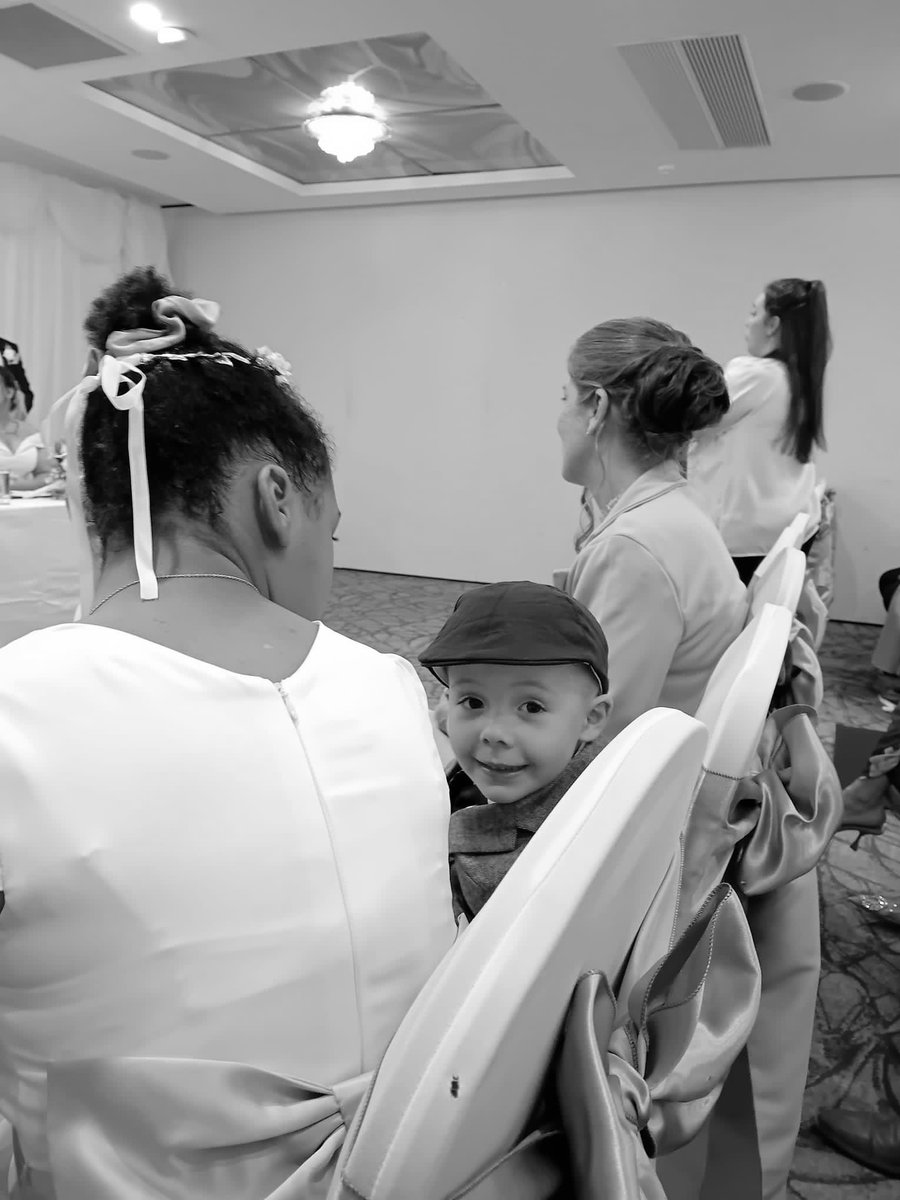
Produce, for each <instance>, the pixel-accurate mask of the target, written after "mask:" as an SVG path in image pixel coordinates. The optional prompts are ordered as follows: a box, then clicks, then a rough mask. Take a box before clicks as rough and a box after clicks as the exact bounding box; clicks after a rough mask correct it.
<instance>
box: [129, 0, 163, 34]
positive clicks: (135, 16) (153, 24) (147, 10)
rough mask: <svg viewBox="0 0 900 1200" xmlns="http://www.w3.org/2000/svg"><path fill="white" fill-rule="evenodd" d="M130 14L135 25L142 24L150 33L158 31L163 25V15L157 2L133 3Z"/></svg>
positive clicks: (142, 27)
mask: <svg viewBox="0 0 900 1200" xmlns="http://www.w3.org/2000/svg"><path fill="white" fill-rule="evenodd" d="M128 15H129V16H130V17H131V19H132V21H134V23H135V25H140V27H141V29H146V30H147V31H148V33H156V31H157V29H159V28H160V27H161V26H162V25H163V15H162V13H161V12H160V11H159V9H158V8H157V7H156V5H155V4H132V6H131V9H130V10H129V13H128Z"/></svg>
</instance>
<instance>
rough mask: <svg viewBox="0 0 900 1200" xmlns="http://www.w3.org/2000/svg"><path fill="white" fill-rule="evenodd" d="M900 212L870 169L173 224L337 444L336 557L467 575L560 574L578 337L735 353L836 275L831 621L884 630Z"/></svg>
mask: <svg viewBox="0 0 900 1200" xmlns="http://www.w3.org/2000/svg"><path fill="white" fill-rule="evenodd" d="M898 213H900V179H865V180H842V181H822V182H809V183H785V184H758V185H757V184H753V185H737V186H726V187H697V188H679V189H671V188H667V189H665V190H658V191H642V192H619V193H605V194H590V195H573V196H552V197H536V198H528V199H520V200H487V201H468V202H466V201H459V202H453V203H439V204H422V205H415V206H408V205H404V206H402V207H397V208H390V207H384V208H359V209H340V210H330V211H329V210H323V211H313V212H296V213H279V214H265V215H258V216H253V215H251V216H226V217H215V216H209V215H205V214H200V213H193V212H187V211H178V212H174V213H171V214H170V215H169V217H168V222H169V232H170V254H171V260H172V264H173V268H174V271H175V277H176V280H177V281H178V282H179V283H180V284H181V285H182V286H183V287H188V288H192V289H194V290H195V291H196V292H197V293H199V294H200V295H204V296H207V297H209V298H211V299H215V300H218V301H219V302H220V303H221V305H222V309H223V316H222V319H221V326H222V329H223V331H225V332H226V333H232V334H233V335H234V336H235V337H237V338H238V340H241V341H244V342H246V343H247V344H249V345H251V346H257V345H261V344H268V345H270V346H273V347H274V348H276V349H278V350H280V351H281V352H282V353H283V354H284V355H285V356H286V357H287V358H288V359H290V360H291V362H292V363H293V364H294V373H295V378H296V379H297V381H298V383H299V385H300V388H301V390H302V391H303V392H304V394H305V395H306V396H307V398H308V399H310V400H311V401H312V403H313V404H314V405H315V406H316V407H317V408H318V409H319V411H320V412H321V413H322V414H323V416H324V418H325V420H326V423H327V425H328V427H329V428H330V430H331V431H332V433H333V435H334V437H335V440H336V442H337V448H338V474H337V484H338V489H339V500H340V503H341V506H342V509H343V511H344V521H343V524H342V528H341V534H340V536H341V542H340V545H339V547H338V556H337V561H338V564H339V565H343V566H351V567H358V568H364V569H371V570H383V571H392V572H399V573H409V574H419V575H431V576H445V577H448V578H456V579H472V580H485V581H489V580H494V579H502V578H507V579H509V578H534V579H538V580H543V579H548V578H549V576H550V572H551V570H552V569H553V568H554V567H558V566H562V565H565V563H566V562H567V561H568V559H569V557H570V550H571V535H572V531H573V528H574V523H575V519H576V514H577V494H576V491H575V489H573V488H571V487H570V486H568V485H566V484H565V483H563V482H562V481H561V480H560V478H559V453H558V447H557V438H556V432H555V420H556V414H557V408H558V399H559V396H560V394H561V389H562V385H563V380H564V375H565V359H566V352H567V349H568V347H569V345H570V343H571V342H572V341H573V340H574V338H575V337H576V336H577V335H578V334H580V333H581V332H582V331H583V330H584V329H586V328H587V327H588V326H590V325H592V324H594V323H596V322H597V321H601V320H604V319H606V318H609V317H613V316H630V315H635V314H646V315H652V316H655V317H660V318H662V319H663V320H666V321H670V322H672V323H673V324H675V325H677V326H678V327H680V328H682V329H684V330H685V331H686V332H688V333H689V334H690V335H691V337H692V338H693V339H694V340H695V341H696V342H697V343H698V344H699V345H700V346H702V347H703V348H704V349H705V350H706V351H708V352H709V353H710V354H712V355H713V356H715V357H718V358H719V359H721V360H722V361H724V360H725V359H727V358H728V357H730V356H731V355H733V354H735V353H739V352H740V351H741V349H742V342H741V337H742V326H743V321H744V316H745V314H746V310H747V307H748V305H749V303H750V301H751V299H752V298H753V296H754V295H755V294H756V293H757V292H758V291H759V290H760V289H761V287H762V286H763V285H764V284H765V283H766V281H767V280H769V279H771V278H774V277H777V276H783V275H800V276H806V277H819V278H822V279H824V280H825V281H826V284H827V286H828V290H829V298H830V303H831V311H832V325H833V331H834V336H835V353H834V358H833V360H832V363H831V367H830V370H829V376H828V401H827V403H828V408H827V414H826V418H827V434H828V440H829V445H830V451H829V453H828V454H827V455H825V456H824V457H823V459H822V469H823V470H824V472H825V473H826V475H827V477H828V479H829V481H830V482H831V483H832V484H833V485H834V486H835V487H836V488H837V490H838V494H839V499H838V512H839V522H840V530H839V541H838V567H837V597H836V601H835V605H834V609H833V615H834V616H836V617H838V618H841V619H845V620H857V621H876V622H879V623H880V621H881V619H882V612H881V609H880V606H879V601H878V596H877V590H876V580H877V577H878V575H879V573H880V572H881V571H883V570H885V569H886V568H887V567H889V566H895V565H897V564H898V563H900V528H898V525H900V521H898V508H900V505H898V475H900V396H898V386H897V383H896V370H895V362H896V358H895V355H896V339H897V336H898V330H900V321H898V318H900V312H898V306H897V291H898V284H897V280H898V279H900V235H898V228H900V224H898Z"/></svg>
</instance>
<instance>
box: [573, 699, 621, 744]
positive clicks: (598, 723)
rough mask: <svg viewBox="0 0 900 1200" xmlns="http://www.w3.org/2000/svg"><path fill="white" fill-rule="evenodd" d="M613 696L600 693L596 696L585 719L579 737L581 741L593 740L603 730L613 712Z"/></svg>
mask: <svg viewBox="0 0 900 1200" xmlns="http://www.w3.org/2000/svg"><path fill="white" fill-rule="evenodd" d="M612 705H613V702H612V697H611V696H608V695H605V694H604V695H600V696H597V697H595V699H594V700H593V702H592V703H591V707H590V708H589V709H588V711H587V716H586V717H585V719H584V729H583V730H582V731H581V735H580V737H579V739H578V740H579V741H580V742H593V741H594V740H595V739H596V738H598V737H599V736H600V734H601V733H602V732H603V729H604V726H605V725H606V722H607V721H608V720H609V714H610V713H611V712H612Z"/></svg>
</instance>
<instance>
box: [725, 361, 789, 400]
mask: <svg viewBox="0 0 900 1200" xmlns="http://www.w3.org/2000/svg"><path fill="white" fill-rule="evenodd" d="M785 375H786V372H785V367H784V363H782V362H780V361H779V360H778V359H777V358H758V357H757V356H756V355H754V354H741V355H738V357H737V358H733V359H731V361H730V362H728V363H726V365H725V383H726V384H727V386H728V390H729V392H731V393H732V394H733V393H734V391H735V390H736V389H737V390H740V389H746V388H750V387H753V386H759V385H762V386H766V387H771V386H773V385H778V384H783V383H784V382H785Z"/></svg>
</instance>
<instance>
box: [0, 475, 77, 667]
mask: <svg viewBox="0 0 900 1200" xmlns="http://www.w3.org/2000/svg"><path fill="white" fill-rule="evenodd" d="M78 594H79V592H78V560H77V552H76V546H75V538H74V535H73V533H72V528H71V526H70V524H69V515H68V513H67V512H66V505H65V501H64V500H50V499H36V500H35V499H31V498H23V499H16V498H14V499H13V500H12V501H11V502H10V503H9V504H4V505H0V646H5V645H6V644H7V643H8V642H12V641H14V640H15V639H16V638H18V637H22V635H23V634H26V633H31V631H32V630H34V629H44V628H46V627H47V626H48V625H57V624H59V623H60V622H61V621H71V620H72V618H73V617H74V615H75V610H76V608H77V606H78Z"/></svg>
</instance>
